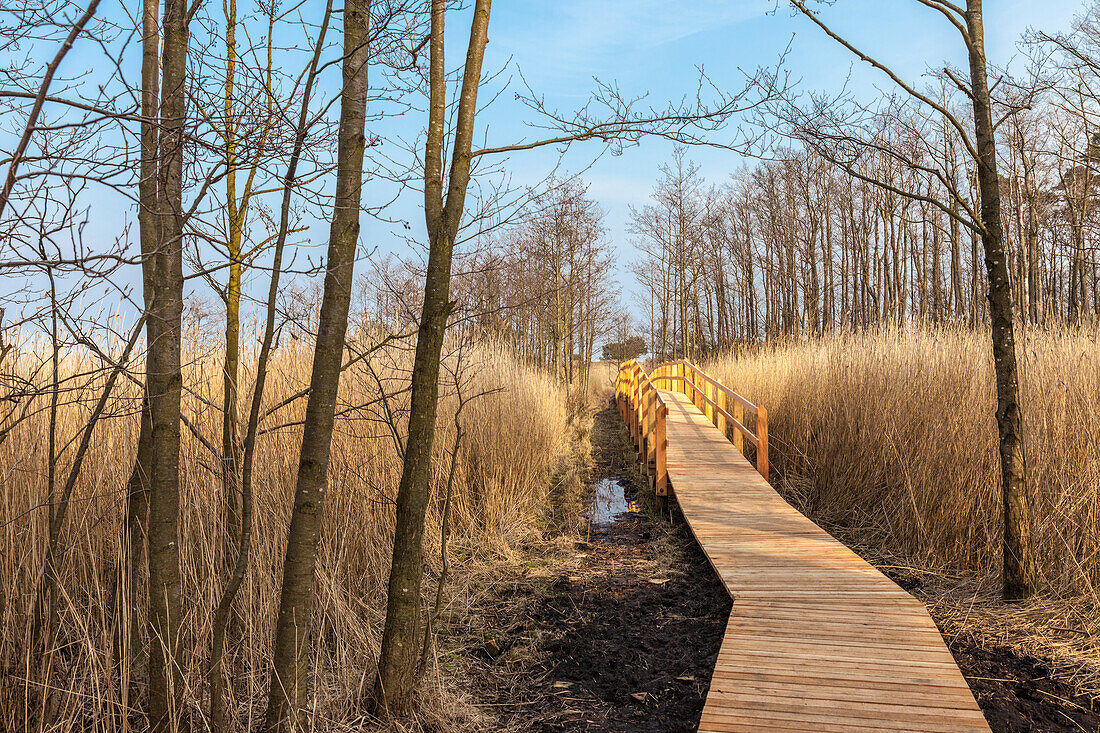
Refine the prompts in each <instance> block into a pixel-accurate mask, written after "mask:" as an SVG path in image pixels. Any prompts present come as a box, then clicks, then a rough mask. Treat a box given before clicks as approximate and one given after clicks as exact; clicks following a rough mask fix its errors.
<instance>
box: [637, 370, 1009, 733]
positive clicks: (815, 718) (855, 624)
mask: <svg viewBox="0 0 1100 733" xmlns="http://www.w3.org/2000/svg"><path fill="white" fill-rule="evenodd" d="M679 364H681V367H679V368H678V367H677V366H675V365H672V366H669V367H667V372H668V373H671V374H673V375H676V373H677V372H680V373H683V374H684V375H685V378H683V379H682V380H676V381H670V380H667V379H665V380H663V381H660V380H658V385H657V386H658V389H657V396H658V397H659V401H658V402H657V404H659V405H660V406H661V407H659V408H658V410H659V411H660V412H658V419H657V420H656V421H655V427H656V429H655V430H654V431H653V432H654V433H656V436H655V437H656V438H657V440H658V441H660V443H659V445H660V446H662V447H663V448H664V449H663V450H661V449H660V448H658V453H659V454H663V458H664V461H663V462H664V468H665V470H666V471H667V475H668V480H669V482H670V483H671V485H673V486H674V487H675V488H676V496H677V499H678V501H679V504H680V508H681V510H682V511H683V513H684V517H685V518H686V519H687V522H688V526H689V527H690V528H691V531H692V533H693V534H694V535H695V538H696V539H697V540H698V542H699V545H700V547H701V548H702V549H703V551H704V553H705V554H706V556H707V558H708V560H709V561H710V563H711V565H712V566H714V568H715V571H716V572H717V573H718V575H719V577H720V578H721V579H722V581H723V583H725V585H726V588H727V590H728V591H729V593H730V594H731V596H732V597H733V599H734V604H733V612H732V614H731V616H730V621H729V624H728V626H727V629H726V633H725V636H724V639H723V643H722V648H721V650H720V651H719V654H718V657H717V661H716V664H715V669H714V674H713V677H712V680H711V687H710V692H709V694H708V696H707V702H706V706H705V708H704V711H703V716H702V719H701V722H700V728H699V729H700V730H701V731H715V732H718V731H723V732H728V731H795V730H798V731H806V730H815V731H838V732H839V731H921V732H922V733H936V732H942V733H949V732H953V731H962V732H968V731H984V732H985V733H988V731H989V727H988V725H987V724H986V723H985V719H984V718H983V717H982V714H981V711H980V710H979V708H978V706H977V704H976V703H975V701H974V696H973V695H972V694H971V692H970V689H969V687H968V686H967V684H966V681H965V680H964V679H963V677H962V674H961V673H960V672H959V669H958V667H957V666H956V664H955V662H954V659H953V658H952V657H951V653H950V652H949V651H948V649H947V647H946V645H945V644H944V643H943V639H942V637H941V636H940V634H939V631H938V630H937V629H936V625H935V623H933V621H932V619H931V618H930V617H929V616H928V613H927V611H926V610H925V608H924V606H923V605H922V604H920V603H919V602H918V601H917V600H916V599H914V598H913V597H912V596H910V595H909V594H908V593H906V592H905V591H904V590H903V589H901V588H900V587H898V586H897V585H896V584H895V583H893V582H892V581H891V580H889V579H888V578H886V577H885V576H884V575H882V574H881V573H880V572H879V571H878V570H877V569H875V568H874V567H873V566H871V565H870V564H868V563H867V562H866V561H864V560H863V559H862V558H860V557H859V555H857V554H856V553H854V552H852V551H851V550H850V549H849V548H847V547H845V546H844V545H843V544H842V543H840V542H838V541H837V540H836V539H834V538H833V537H832V536H831V535H829V533H828V532H826V531H824V530H823V529H821V528H820V527H818V526H817V525H816V524H814V523H813V522H811V521H810V520H809V519H807V518H806V517H805V516H803V515H802V514H801V513H799V512H798V511H797V510H795V509H794V508H793V507H791V506H790V505H789V504H788V503H787V502H786V501H784V500H783V499H782V497H780V496H779V495H778V494H777V493H776V492H775V490H774V489H772V487H771V486H770V485H769V484H768V483H767V481H765V480H764V478H763V476H761V474H760V473H757V472H756V471H755V470H753V467H752V466H751V464H749V462H748V461H747V460H746V459H745V457H744V456H743V455H742V454H741V452H740V450H739V448H740V446H737V445H734V444H732V443H730V442H729V441H728V440H727V438H726V436H725V435H723V434H722V432H721V431H720V430H719V428H717V427H716V426H715V425H714V424H713V423H712V422H711V420H710V419H708V418H710V417H711V415H712V414H713V415H714V417H715V419H717V420H718V421H719V422H720V423H723V425H722V427H726V428H727V429H728V427H733V426H730V425H729V421H730V419H731V418H736V419H739V418H741V415H742V414H743V413H742V412H741V411H740V410H738V408H739V407H746V405H742V404H741V403H740V401H739V400H737V399H734V400H733V405H732V407H733V412H729V411H728V407H727V405H728V404H729V403H727V402H726V395H727V394H728V393H727V392H726V391H725V388H724V387H723V386H722V385H720V384H718V383H713V384H712V380H711V379H710V378H709V375H706V374H704V373H703V372H701V370H698V368H696V367H694V365H690V364H687V363H685V362H680V363H679ZM662 373H664V372H662ZM642 374H643V376H642V377H641V378H643V379H645V377H644V373H642ZM636 375H637V372H635V373H634V374H632V375H629V376H630V377H632V380H631V381H634V382H635V383H636V379H637V378H638V377H637V376H636ZM669 384H672V386H674V387H677V388H680V389H682V390H683V392H681V391H675V390H666V389H660V387H663V386H666V385H669ZM711 386H713V387H714V389H713V390H712V389H710V387H711ZM684 392H688V394H684ZM719 396H721V398H720V399H719V400H715V397H719ZM742 399H743V398H742ZM652 404H654V403H653V402H651V403H650V404H649V405H647V406H646V410H647V412H648V411H649V409H650V405H652ZM697 405H701V406H702V407H703V410H700V407H699V406H697ZM625 407H626V408H627V409H625V410H624V412H625V413H626V414H627V415H633V414H634V413H633V411H632V410H631V409H630V406H629V405H626V406H625ZM661 408H663V409H661ZM754 409H755V408H754ZM704 410H705V413H706V414H705V413H704ZM757 413H758V417H759V418H763V420H761V421H760V422H758V424H757V436H758V437H762V438H764V440H762V441H761V443H763V445H762V446H761V451H760V452H762V451H763V447H764V445H766V435H767V432H766V431H767V427H766V410H763V409H761V410H758V411H757ZM727 426H728V427H727ZM732 432H733V433H734V434H735V435H736V434H739V431H737V430H736V429H734V430H733V431H732ZM759 456H760V454H759V452H758V457H759ZM760 468H761V473H764V472H766V470H767V462H766V457H764V459H763V461H762V462H761V465H760Z"/></svg>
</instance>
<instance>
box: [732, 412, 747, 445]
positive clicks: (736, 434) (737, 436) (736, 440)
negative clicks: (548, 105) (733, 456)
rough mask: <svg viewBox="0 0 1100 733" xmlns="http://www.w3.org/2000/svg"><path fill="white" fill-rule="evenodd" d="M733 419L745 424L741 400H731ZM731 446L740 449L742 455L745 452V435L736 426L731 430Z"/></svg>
mask: <svg viewBox="0 0 1100 733" xmlns="http://www.w3.org/2000/svg"><path fill="white" fill-rule="evenodd" d="M733 419H734V420H736V421H737V422H739V423H741V424H742V425H744V424H745V406H744V405H742V404H741V400H734V401H733ZM733 447H734V448H736V449H737V450H739V451H741V453H742V455H743V454H744V453H745V436H744V435H742V434H741V431H740V430H738V429H736V428H734V430H733Z"/></svg>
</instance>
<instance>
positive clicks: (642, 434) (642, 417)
mask: <svg viewBox="0 0 1100 733" xmlns="http://www.w3.org/2000/svg"><path fill="white" fill-rule="evenodd" d="M648 397H649V384H647V383H646V382H643V381H641V380H639V381H638V461H639V462H644V461H645V455H646V438H647V435H646V432H647V431H648V430H649V424H648V419H647V418H648V415H647V414H646V412H647V410H646V400H647V399H648Z"/></svg>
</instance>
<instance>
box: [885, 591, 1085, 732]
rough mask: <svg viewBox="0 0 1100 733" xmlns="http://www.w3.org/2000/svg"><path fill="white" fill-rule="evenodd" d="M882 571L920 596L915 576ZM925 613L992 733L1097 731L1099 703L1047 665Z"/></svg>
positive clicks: (971, 630)
mask: <svg viewBox="0 0 1100 733" xmlns="http://www.w3.org/2000/svg"><path fill="white" fill-rule="evenodd" d="M884 572H885V573H886V575H888V576H889V577H890V578H891V580H893V581H894V582H895V583H897V584H898V585H900V586H901V587H902V588H904V589H905V590H907V591H909V592H911V593H915V594H917V596H918V597H920V592H921V578H920V575H919V574H918V573H916V572H913V571H905V570H897V569H884ZM929 610H930V612H931V614H932V618H933V619H934V620H935V621H936V623H937V625H939V627H940V631H941V632H942V633H943V637H944V641H946V642H947V646H948V648H950V649H951V653H952V654H953V655H954V657H955V662H956V663H957V664H958V665H959V669H960V670H962V673H963V676H964V677H966V681H967V683H969V685H970V690H971V692H973V693H974V697H975V699H976V700H977V701H978V705H979V707H981V709H982V712H983V713H985V717H986V720H987V721H988V722H989V726H990V728H991V729H992V730H993V733H1031V732H1032V731H1034V733H1040V732H1042V733H1062V732H1063V731H1066V732H1067V733H1069V732H1071V731H1074V732H1076V733H1080V732H1081V731H1089V733H1097V732H1100V705H1097V704H1096V702H1094V701H1092V700H1090V699H1089V698H1087V697H1084V696H1081V695H1078V694H1077V693H1076V692H1075V690H1074V688H1073V686H1072V685H1070V684H1068V683H1066V682H1064V681H1062V680H1060V679H1058V677H1057V676H1056V675H1055V673H1054V671H1053V669H1052V668H1051V666H1050V665H1049V664H1047V663H1045V662H1043V661H1042V660H1040V659H1036V658H1034V657H1030V656H1026V655H1023V654H1020V653H1018V652H1016V651H1015V650H1013V649H1009V648H1008V647H1005V646H1003V645H1000V644H996V643H991V642H989V641H988V640H985V639H982V638H981V636H980V635H979V634H976V633H974V631H975V629H961V628H956V625H955V624H954V623H953V622H951V621H950V620H948V619H945V618H941V617H940V616H939V614H938V613H937V611H936V610H935V609H934V608H931V609H929Z"/></svg>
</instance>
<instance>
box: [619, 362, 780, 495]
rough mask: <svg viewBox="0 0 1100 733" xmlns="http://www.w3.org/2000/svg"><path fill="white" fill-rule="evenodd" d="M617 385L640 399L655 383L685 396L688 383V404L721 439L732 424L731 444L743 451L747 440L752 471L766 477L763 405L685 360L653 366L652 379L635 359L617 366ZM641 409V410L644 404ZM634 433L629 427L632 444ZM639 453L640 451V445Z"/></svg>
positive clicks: (634, 406)
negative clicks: (752, 451)
mask: <svg viewBox="0 0 1100 733" xmlns="http://www.w3.org/2000/svg"><path fill="white" fill-rule="evenodd" d="M677 369H679V370H680V371H682V372H683V373H682V374H676V373H675V372H676V370H677ZM669 372H672V373H669ZM624 373H626V374H628V375H629V376H626V377H625V380H626V382H624ZM642 382H644V384H645V387H644V388H642V389H641V390H639V389H638V388H637V387H636V386H634V385H637V384H640V383H642ZM619 383H620V385H624V384H626V383H629V384H630V385H631V386H632V388H631V389H630V390H629V394H630V395H634V396H635V397H636V398H641V397H642V396H643V394H642V393H643V391H647V390H650V389H652V391H654V392H657V390H656V389H653V388H655V387H656V385H657V384H658V383H667V384H668V388H669V389H670V390H674V391H679V392H682V393H683V394H688V385H689V384H690V385H691V397H692V401H693V402H695V404H696V406H697V407H698V408H699V409H700V410H702V412H703V414H704V415H706V416H707V419H708V420H710V421H711V422H713V423H714V424H715V426H716V427H717V428H718V429H719V430H720V431H721V432H722V435H723V436H725V437H726V438H727V439H730V437H731V436H730V435H729V431H728V429H727V426H729V425H732V426H733V436H732V442H733V444H734V446H735V447H736V448H737V449H738V450H740V451H742V452H744V446H743V441H744V440H748V442H749V443H750V444H752V446H753V447H754V448H756V470H757V471H759V472H760V475H761V476H763V477H764V478H765V479H767V478H768V473H769V465H768V410H767V408H765V407H764V405H757V404H755V403H753V402H751V401H749V400H748V399H746V398H745V397H743V396H741V395H740V394H738V393H737V392H735V391H733V390H732V389H730V388H729V387H727V386H726V385H724V384H722V383H721V382H719V381H718V380H717V379H715V378H714V377H712V376H711V375H709V374H707V373H706V372H705V371H703V370H702V369H700V368H699V367H697V366H696V365H695V364H693V363H691V362H690V361H688V360H687V359H679V360H677V361H670V362H664V363H662V364H658V365H657V366H655V367H653V376H650V375H649V374H646V372H645V371H644V370H643V369H642V368H641V366H640V365H639V364H638V362H637V360H635V359H631V360H630V361H628V362H625V363H623V364H622V365H621V366H620V367H619ZM677 384H679V385H680V386H681V389H679V390H677V389H676V385H677ZM711 392H713V393H714V396H713V397H712V396H711V394H710V393H711ZM622 393H623V394H625V393H626V391H625V390H624V391H623V392H622ZM620 394H621V392H620V389H619V387H618V386H617V387H616V397H617V398H618V396H619V395H620ZM719 395H721V396H722V397H723V398H724V399H723V400H722V402H721V403H720V402H719V401H718V400H717V399H716V398H717V397H718V396H719ZM657 397H658V399H660V393H659V392H657ZM729 400H733V403H734V404H733V412H730V411H729V407H730V405H729ZM638 404H639V402H638V401H637V400H632V401H631V402H630V405H629V407H628V408H627V409H629V410H632V411H633V410H636V409H637V406H638ZM660 405H661V406H662V407H663V408H664V409H665V410H666V411H667V409H668V408H667V406H665V405H664V401H663V400H661V401H660ZM708 408H709V409H708ZM641 409H642V410H643V411H644V409H645V407H644V405H643V406H642V408H641ZM745 411H748V412H750V413H752V414H753V415H754V416H755V417H756V426H755V427H756V432H755V433H753V431H751V430H749V428H748V427H747V426H746V425H745V423H744V416H743V414H742V413H743V412H745ZM627 417H628V416H627V413H626V412H624V413H623V418H624V419H627ZM627 422H628V424H629V423H630V420H627ZM635 433H636V431H635V430H634V429H633V428H632V430H631V434H632V435H633V436H635V441H636V442H637V441H638V440H639V438H638V437H637V436H636V435H635ZM643 437H644V436H643ZM639 450H641V447H640V446H639Z"/></svg>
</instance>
